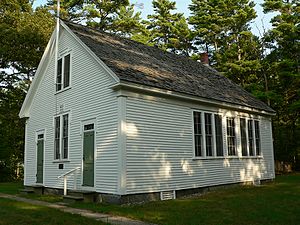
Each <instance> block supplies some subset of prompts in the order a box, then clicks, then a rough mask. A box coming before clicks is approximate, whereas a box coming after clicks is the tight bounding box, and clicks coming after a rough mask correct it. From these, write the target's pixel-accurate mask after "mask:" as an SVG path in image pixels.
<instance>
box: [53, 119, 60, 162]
mask: <svg viewBox="0 0 300 225" xmlns="http://www.w3.org/2000/svg"><path fill="white" fill-rule="evenodd" d="M54 129H55V137H54V159H59V158H60V116H57V117H55V128H54Z"/></svg>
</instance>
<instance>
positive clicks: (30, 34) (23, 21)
mask: <svg viewBox="0 0 300 225" xmlns="http://www.w3.org/2000/svg"><path fill="white" fill-rule="evenodd" d="M0 9H1V11H0V68H1V69H2V72H1V74H0V86H1V87H2V88H7V87H11V86H12V85H13V84H14V82H16V81H20V80H22V79H24V78H25V79H27V80H29V79H30V77H31V76H33V75H34V73H35V69H36V68H37V65H38V63H39V61H40V58H41V56H42V54H43V51H44V48H45V46H46V44H47V42H48V40H49V37H50V34H51V32H52V30H53V25H54V23H53V19H52V16H51V15H50V14H49V13H48V12H47V10H46V9H45V8H38V9H36V11H33V10H32V8H31V4H30V2H29V0H22V1H17V0H10V1H8V0H5V1H1V2H0Z"/></svg>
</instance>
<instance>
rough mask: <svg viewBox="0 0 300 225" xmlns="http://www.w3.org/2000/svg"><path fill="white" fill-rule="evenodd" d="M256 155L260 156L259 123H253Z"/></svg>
mask: <svg viewBox="0 0 300 225" xmlns="http://www.w3.org/2000/svg"><path fill="white" fill-rule="evenodd" d="M254 130H255V147H256V155H257V156H260V155H261V147H260V128H259V121H257V120H255V121H254Z"/></svg>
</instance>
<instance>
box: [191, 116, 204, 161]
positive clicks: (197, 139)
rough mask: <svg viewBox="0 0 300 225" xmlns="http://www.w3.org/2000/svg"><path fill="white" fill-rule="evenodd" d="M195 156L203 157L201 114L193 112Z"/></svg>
mask: <svg viewBox="0 0 300 225" xmlns="http://www.w3.org/2000/svg"><path fill="white" fill-rule="evenodd" d="M193 120H194V145H195V156H202V144H203V143H202V131H201V129H202V126H201V125H202V123H201V112H196V111H194V112H193Z"/></svg>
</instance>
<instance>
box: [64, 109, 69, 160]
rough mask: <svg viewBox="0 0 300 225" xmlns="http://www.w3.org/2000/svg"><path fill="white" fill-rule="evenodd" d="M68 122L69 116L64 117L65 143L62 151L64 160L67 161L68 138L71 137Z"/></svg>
mask: <svg viewBox="0 0 300 225" xmlns="http://www.w3.org/2000/svg"><path fill="white" fill-rule="evenodd" d="M68 121H69V115H68V114H66V115H63V137H62V139H63V141H62V151H63V154H62V155H63V158H64V159H67V158H68V147H69V146H68V143H69V142H68V136H69V128H68V127H69V126H68V125H69V124H68Z"/></svg>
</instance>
